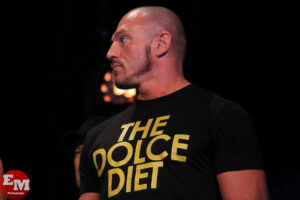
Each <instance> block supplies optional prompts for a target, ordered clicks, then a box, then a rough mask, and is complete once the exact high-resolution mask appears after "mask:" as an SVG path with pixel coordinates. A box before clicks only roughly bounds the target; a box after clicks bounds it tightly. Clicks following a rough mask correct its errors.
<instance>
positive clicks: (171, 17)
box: [123, 6, 186, 60]
mask: <svg viewBox="0 0 300 200" xmlns="http://www.w3.org/2000/svg"><path fill="white" fill-rule="evenodd" d="M137 16H139V17H142V18H144V19H147V25H149V31H148V34H149V36H150V39H152V38H153V37H154V36H155V35H156V34H158V33H160V32H161V31H167V32H169V33H170V34H171V36H172V45H173V46H172V47H173V48H174V50H175V52H176V54H177V57H178V58H181V59H182V60H184V57H185V49H186V37H185V31H184V26H183V24H182V22H181V20H180V18H179V17H178V16H177V15H176V14H175V13H174V12H173V11H171V10H170V9H168V8H165V7H159V6H146V7H139V8H135V9H133V10H131V11H129V12H128V13H127V14H126V15H125V16H124V18H126V19H131V18H135V17H137ZM124 18H123V19H124Z"/></svg>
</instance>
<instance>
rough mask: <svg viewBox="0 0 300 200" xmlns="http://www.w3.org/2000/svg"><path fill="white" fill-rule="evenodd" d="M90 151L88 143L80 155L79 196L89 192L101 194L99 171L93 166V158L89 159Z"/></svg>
mask: <svg viewBox="0 0 300 200" xmlns="http://www.w3.org/2000/svg"><path fill="white" fill-rule="evenodd" d="M89 156H90V154H89V150H88V145H87V142H85V143H84V146H83V149H82V152H81V155H80V166H79V170H80V192H79V195H82V194H84V193H88V192H96V193H100V192H99V180H98V176H97V171H96V169H95V167H94V165H93V161H92V158H90V157H89Z"/></svg>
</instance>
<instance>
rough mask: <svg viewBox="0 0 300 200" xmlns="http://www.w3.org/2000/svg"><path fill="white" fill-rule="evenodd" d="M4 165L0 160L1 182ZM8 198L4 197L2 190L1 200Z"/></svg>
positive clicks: (0, 193)
mask: <svg viewBox="0 0 300 200" xmlns="http://www.w3.org/2000/svg"><path fill="white" fill-rule="evenodd" d="M3 171H4V169H3V163H2V160H1V158H0V180H1V179H2V176H3ZM5 199H6V198H5V197H4V195H3V194H2V192H1V190H0V200H5Z"/></svg>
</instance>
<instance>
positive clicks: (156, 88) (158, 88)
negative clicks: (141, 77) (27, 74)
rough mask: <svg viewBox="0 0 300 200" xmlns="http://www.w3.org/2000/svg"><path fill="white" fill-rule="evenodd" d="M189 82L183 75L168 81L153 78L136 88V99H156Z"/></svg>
mask: <svg viewBox="0 0 300 200" xmlns="http://www.w3.org/2000/svg"><path fill="white" fill-rule="evenodd" d="M190 84H191V83H190V82H188V81H187V80H186V79H185V78H183V77H182V78H178V79H175V80H172V81H168V82H167V81H157V80H153V81H151V82H146V83H143V84H141V85H140V86H139V87H138V88H137V99H138V100H152V99H156V98H159V97H163V96H166V95H169V94H171V93H173V92H176V91H178V90H180V89H182V88H184V87H186V86H188V85H190Z"/></svg>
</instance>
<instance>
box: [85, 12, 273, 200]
mask: <svg viewBox="0 0 300 200" xmlns="http://www.w3.org/2000/svg"><path fill="white" fill-rule="evenodd" d="M111 40H112V44H111V47H110V49H109V51H108V52H107V58H108V59H109V60H111V67H112V70H113V74H114V78H115V82H116V85H117V86H118V87H119V88H123V89H125V88H136V90H137V96H136V101H135V103H133V104H132V105H131V106H130V107H129V108H128V109H126V110H125V111H123V112H121V113H120V114H118V115H116V116H114V117H112V118H110V119H108V120H107V121H105V122H104V123H101V124H100V125H98V126H97V127H96V128H95V129H93V130H92V131H91V132H90V133H89V134H88V136H87V138H86V140H85V143H84V147H83V151H82V154H81V161H80V175H81V186H80V194H81V196H80V200H99V199H121V200H127V199H128V200H129V199H130V200H132V199H136V200H139V199H141V200H142V199H143V200H147V199H149V200H150V199H151V200H153V199H155V200H159V199H161V200H168V199H170V200H176V199H180V200H183V199H187V200H193V199H195V200H196V199H197V200H200V199H203V200H215V199H221V198H222V199H225V200H265V199H267V186H266V181H265V174H264V171H263V162H262V158H261V154H260V150H259V147H258V142H257V139H256V136H255V132H254V128H253V124H252V122H251V119H250V116H249V115H248V113H246V112H245V111H244V110H243V109H242V108H241V107H240V106H239V105H238V104H237V103H235V102H232V101H230V100H227V99H224V98H222V97H220V96H218V95H216V94H214V93H213V92H210V91H207V90H205V89H203V88H201V87H198V86H196V85H194V84H191V83H190V82H189V81H187V80H186V79H185V77H184V75H183V61H184V57H185V46H186V39H185V33H184V28H183V25H182V23H181V21H180V19H179V18H178V16H177V15H176V14H175V13H174V12H172V11H171V10H169V9H167V8H163V7H140V8H136V9H134V10H131V11H130V12H128V13H127V14H126V15H125V16H124V17H123V18H122V19H121V21H120V23H119V25H118V27H117V29H116V31H115V33H114V34H113V35H112V38H111Z"/></svg>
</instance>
